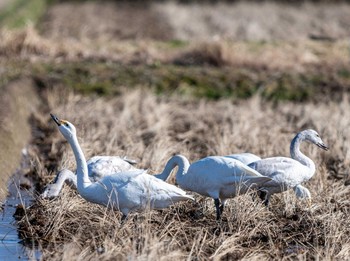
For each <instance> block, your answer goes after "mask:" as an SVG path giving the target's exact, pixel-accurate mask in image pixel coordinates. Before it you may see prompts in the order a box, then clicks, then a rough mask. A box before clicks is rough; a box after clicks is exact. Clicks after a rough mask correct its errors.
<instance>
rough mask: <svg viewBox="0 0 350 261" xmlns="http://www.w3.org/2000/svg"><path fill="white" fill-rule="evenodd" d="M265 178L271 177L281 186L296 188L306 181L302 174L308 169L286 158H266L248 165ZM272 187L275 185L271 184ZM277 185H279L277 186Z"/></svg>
mask: <svg viewBox="0 0 350 261" xmlns="http://www.w3.org/2000/svg"><path fill="white" fill-rule="evenodd" d="M248 166H249V167H251V168H253V169H255V170H256V171H258V172H259V173H261V174H262V175H264V176H267V177H270V178H271V179H273V180H274V181H275V183H278V184H279V186H280V185H286V186H288V187H295V186H296V185H298V184H300V183H301V182H303V181H304V179H305V178H304V176H303V175H302V173H305V171H308V169H307V167H306V166H304V165H302V164H301V163H299V162H298V161H296V160H294V159H291V158H286V157H274V158H266V159H262V160H259V161H256V162H253V163H251V164H249V165H248ZM271 185H273V184H272V183H271ZM275 185H277V184H275Z"/></svg>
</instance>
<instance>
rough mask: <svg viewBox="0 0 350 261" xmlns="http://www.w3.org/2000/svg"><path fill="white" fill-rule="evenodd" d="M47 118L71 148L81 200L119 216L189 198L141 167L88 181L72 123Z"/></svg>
mask: <svg viewBox="0 0 350 261" xmlns="http://www.w3.org/2000/svg"><path fill="white" fill-rule="evenodd" d="M51 117H52V119H53V120H54V121H55V122H56V124H57V125H58V127H59V130H60V132H61V133H62V135H63V136H64V137H65V138H66V139H67V141H68V142H69V144H70V145H71V147H72V150H73V153H74V156H75V159H76V163H77V189H78V192H79V194H80V195H81V196H82V197H83V198H84V199H85V200H87V201H89V202H93V203H97V204H100V205H104V206H109V207H112V208H116V209H119V210H120V211H121V212H122V213H123V217H126V216H127V215H128V213H129V212H130V211H135V210H137V211H138V210H144V209H145V208H148V207H149V208H151V209H153V208H155V209H159V208H165V207H168V206H170V205H172V204H174V203H176V202H178V201H182V200H188V199H192V200H193V198H192V197H191V196H190V195H187V194H186V192H185V191H183V190H181V189H180V188H177V187H176V186H173V185H171V184H168V183H166V182H164V181H162V180H158V179H156V178H155V177H153V176H151V175H148V174H147V173H146V171H144V170H133V171H124V172H120V173H117V174H111V175H107V176H104V177H103V178H101V179H100V180H99V181H97V182H91V180H90V179H89V177H88V167H87V163H86V160H85V157H84V154H83V152H82V150H81V147H80V145H79V143H78V139H77V137H76V130H75V127H74V125H73V124H71V123H70V122H68V121H64V120H60V119H58V118H57V117H56V116H54V115H52V114H51Z"/></svg>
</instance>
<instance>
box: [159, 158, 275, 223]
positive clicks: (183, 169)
mask: <svg viewBox="0 0 350 261" xmlns="http://www.w3.org/2000/svg"><path fill="white" fill-rule="evenodd" d="M176 166H178V170H177V173H176V183H177V184H178V185H179V186H180V187H181V188H182V189H185V190H190V191H193V192H197V193H198V194H201V195H203V196H207V197H212V198H213V199H214V202H215V207H216V218H217V219H220V216H221V214H222V212H223V209H224V206H225V202H226V200H227V199H228V198H232V197H235V196H236V195H239V194H243V193H245V192H247V190H248V189H249V188H251V187H254V186H261V185H262V184H264V183H265V182H267V181H270V180H271V179H270V178H268V177H264V176H262V175H260V174H259V173H258V172H257V171H255V170H253V169H251V168H249V167H248V166H247V165H245V164H243V163H242V162H240V161H238V160H235V159H232V158H228V157H221V156H211V157H206V158H203V159H200V160H198V161H196V162H194V163H192V164H191V165H190V163H189V161H188V160H187V158H186V157H184V156H182V155H176V156H173V157H172V158H170V160H169V161H168V162H167V164H166V165H165V168H164V170H163V172H162V173H161V174H158V175H155V176H156V177H157V178H159V179H162V180H166V179H167V178H168V176H169V175H170V173H171V171H172V170H173V169H174V168H175V167H176ZM220 203H221V205H220Z"/></svg>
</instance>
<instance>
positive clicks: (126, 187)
mask: <svg viewBox="0 0 350 261" xmlns="http://www.w3.org/2000/svg"><path fill="white" fill-rule="evenodd" d="M98 183H100V186H101V187H104V189H105V191H109V192H110V193H111V192H112V198H113V202H114V204H117V205H118V208H119V209H121V210H122V211H123V213H128V212H129V211H131V210H140V209H144V208H146V207H148V206H149V207H151V208H156V209H158V208H165V207H168V206H170V205H172V204H174V203H176V202H178V201H181V200H187V199H193V198H192V197H191V196H189V195H186V192H185V191H183V190H182V189H180V188H178V187H176V186H174V185H171V184H169V183H166V182H164V181H162V180H160V179H157V178H155V177H153V176H152V175H149V174H147V173H146V171H140V170H136V171H128V172H121V173H118V174H115V175H111V176H106V177H104V178H102V179H101V180H100V181H99V182H98Z"/></svg>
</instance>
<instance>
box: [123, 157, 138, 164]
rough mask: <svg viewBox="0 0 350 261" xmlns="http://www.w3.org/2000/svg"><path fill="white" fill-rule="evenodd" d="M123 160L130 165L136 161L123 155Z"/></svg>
mask: <svg viewBox="0 0 350 261" xmlns="http://www.w3.org/2000/svg"><path fill="white" fill-rule="evenodd" d="M123 160H124V161H126V162H127V163H129V164H131V165H135V164H137V163H138V162H137V161H136V160H133V159H129V158H128V157H127V156H124V157H123Z"/></svg>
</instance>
